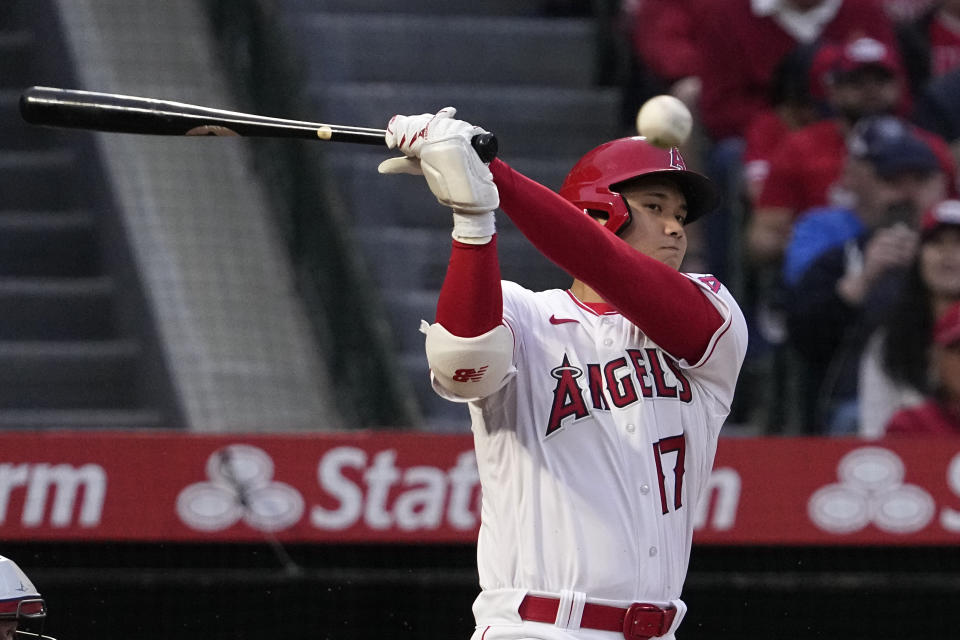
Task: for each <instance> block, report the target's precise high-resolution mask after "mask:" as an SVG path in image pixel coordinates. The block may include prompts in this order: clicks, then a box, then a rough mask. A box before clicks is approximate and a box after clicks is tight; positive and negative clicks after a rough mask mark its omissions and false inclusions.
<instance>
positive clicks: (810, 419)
mask: <svg viewBox="0 0 960 640" xmlns="http://www.w3.org/2000/svg"><path fill="white" fill-rule="evenodd" d="M849 147H850V154H849V156H848V159H847V162H846V169H845V173H846V181H847V184H848V186H849V187H850V189H851V191H852V193H854V194H855V196H856V205H855V206H854V207H853V208H851V209H848V210H835V211H824V212H817V213H811V215H810V217H809V219H805V221H804V222H805V223H807V224H808V225H810V227H811V228H814V229H816V231H811V232H810V233H798V234H797V242H802V241H805V240H808V241H809V242H808V246H805V247H798V248H797V249H796V251H797V253H798V254H799V255H800V256H801V257H802V260H799V262H802V263H803V264H802V266H801V267H799V268H798V271H797V273H795V274H793V275H792V277H791V278H790V281H791V282H792V285H791V286H790V287H789V289H788V294H789V295H788V296H787V303H786V313H787V327H788V332H789V341H790V343H791V344H792V346H793V347H794V348H795V351H796V352H797V354H798V355H799V357H800V359H801V360H802V362H803V363H804V365H805V368H806V373H807V375H806V379H807V381H808V382H809V383H810V384H809V390H808V394H807V395H806V398H805V411H806V415H805V423H806V424H807V425H808V426H809V427H811V428H812V429H814V430H816V431H822V432H826V433H832V434H842V433H853V432H855V431H856V428H857V420H858V413H857V403H856V399H857V387H856V382H857V371H858V367H859V361H860V356H861V353H862V350H863V347H864V345H865V343H866V340H867V338H868V337H869V336H870V335H871V334H872V333H873V331H874V330H875V329H876V327H877V326H879V324H880V323H881V322H882V321H883V319H884V318H885V317H886V314H887V313H888V312H889V309H890V308H891V305H892V301H893V300H894V299H895V298H896V296H897V295H898V294H899V291H900V287H901V283H902V282H903V279H904V276H905V273H906V270H907V267H908V266H909V265H910V264H911V262H912V261H913V257H914V254H915V252H916V248H917V244H918V240H919V234H918V228H919V222H920V217H921V212H923V211H924V210H925V209H927V208H929V207H930V206H932V205H933V204H935V203H936V202H938V201H940V200H943V199H944V198H945V197H946V187H945V182H946V181H945V178H944V175H943V171H942V169H941V167H940V163H939V161H938V159H937V157H936V155H935V154H934V153H933V151H932V149H931V148H930V146H929V145H928V144H927V143H926V142H924V141H923V140H922V139H921V138H920V137H919V136H917V135H915V134H914V133H913V132H912V130H911V129H910V128H909V127H908V126H907V125H906V124H905V123H903V122H902V121H899V120H897V119H895V118H892V117H880V118H870V119H868V120H865V121H863V122H862V123H860V124H859V125H858V126H857V128H856V129H855V130H854V132H853V134H852V136H851V141H850V144H849ZM801 231H802V228H801ZM824 238H827V240H825V239H824Z"/></svg>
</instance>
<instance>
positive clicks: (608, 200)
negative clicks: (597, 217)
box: [560, 136, 718, 233]
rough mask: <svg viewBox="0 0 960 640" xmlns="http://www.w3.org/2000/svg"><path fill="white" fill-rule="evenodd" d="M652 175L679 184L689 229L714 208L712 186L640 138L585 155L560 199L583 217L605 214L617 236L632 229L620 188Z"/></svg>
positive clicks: (670, 152)
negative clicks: (576, 207)
mask: <svg viewBox="0 0 960 640" xmlns="http://www.w3.org/2000/svg"><path fill="white" fill-rule="evenodd" d="M656 174H662V175H664V176H669V177H671V178H673V179H674V180H676V181H677V182H678V183H679V186H680V190H681V191H683V195H684V196H685V197H686V199H687V223H690V222H693V221H694V220H696V219H697V218H699V217H700V216H702V215H704V214H705V213H709V212H710V211H712V210H713V209H714V208H716V206H717V204H718V196H717V190H716V188H715V187H714V186H713V182H712V181H710V179H709V178H707V177H706V176H703V175H701V174H699V173H697V172H695V171H689V170H688V169H687V165H686V163H684V161H683V156H681V155H680V151H679V150H678V149H677V148H676V147H671V148H669V149H661V148H660V147H655V146H654V145H652V144H650V143H649V142H647V141H646V138H643V137H639V136H635V137H633V138H619V139H617V140H612V141H610V142H607V143H604V144H602V145H600V146H599V147H597V148H596V149H593V150H592V151H589V152H587V154H586V155H585V156H583V157H582V158H580V160H579V161H578V162H577V164H575V165H574V166H573V169H571V170H570V173H569V174H567V177H566V179H565V180H564V181H563V185H562V186H561V187H560V195H561V196H563V197H564V198H566V199H567V200H569V201H570V202H572V203H573V204H575V205H577V206H578V207H580V208H581V209H583V210H584V211H586V212H587V213H589V212H590V211H591V210H592V211H603V212H604V213H606V214H607V216H608V217H607V221H606V223H605V226H606V227H607V228H608V229H610V230H611V231H613V232H614V233H619V232H620V231H622V230H623V229H625V228H626V226H627V225H628V224H630V220H631V219H632V214H631V213H630V208H629V207H628V206H627V202H626V201H625V200H624V199H623V196H621V195H620V194H619V193H618V187H619V186H620V185H622V184H623V183H624V182H627V181H629V180H631V179H633V178H638V177H640V176H647V175H656Z"/></svg>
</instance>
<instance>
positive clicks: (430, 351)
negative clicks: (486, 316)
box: [426, 323, 515, 399]
mask: <svg viewBox="0 0 960 640" xmlns="http://www.w3.org/2000/svg"><path fill="white" fill-rule="evenodd" d="M426 333H427V342H426V351H427V362H428V363H429V364H430V370H431V371H432V372H433V375H434V377H435V378H436V380H437V382H439V383H440V386H442V387H443V388H444V389H446V390H447V391H449V392H451V393H453V394H455V395H457V396H459V397H461V398H467V399H475V398H485V397H486V396H489V395H490V394H492V393H493V392H495V391H497V390H498V389H499V388H500V387H501V386H502V385H503V382H504V380H506V378H507V377H508V376H509V375H510V374H512V373H513V372H514V371H515V368H514V366H513V333H512V332H511V331H510V329H508V328H507V327H505V326H504V325H502V324H501V325H498V326H497V327H495V328H493V329H491V330H490V331H488V332H486V333H484V334H483V335H480V336H476V337H474V338H461V337H458V336H455V335H453V334H452V333H450V332H449V331H447V330H446V329H444V328H443V327H442V326H441V325H440V324H439V323H435V324H432V325H430V328H429V329H427V332H426Z"/></svg>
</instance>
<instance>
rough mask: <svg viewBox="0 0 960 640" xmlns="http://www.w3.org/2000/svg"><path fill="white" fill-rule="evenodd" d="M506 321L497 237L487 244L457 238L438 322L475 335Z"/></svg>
mask: <svg viewBox="0 0 960 640" xmlns="http://www.w3.org/2000/svg"><path fill="white" fill-rule="evenodd" d="M502 320H503V291H502V290H501V288H500V263H499V261H498V260H497V236H496V235H494V236H493V239H492V240H490V242H488V243H486V244H465V243H463V242H457V241H456V240H454V241H453V248H452V250H451V252H450V262H449V264H448V265H447V275H446V277H445V278H444V280H443V286H442V287H441V289H440V297H439V299H438V300H437V322H438V323H440V325H442V326H443V328H444V329H446V330H447V331H449V332H450V333H452V334H453V335H455V336H459V337H461V338H473V337H476V336H480V335H483V334H484V333H486V332H488V331H490V330H491V329H494V328H495V327H497V326H498V325H499V324H501V321H502Z"/></svg>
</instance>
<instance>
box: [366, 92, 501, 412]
mask: <svg viewBox="0 0 960 640" xmlns="http://www.w3.org/2000/svg"><path fill="white" fill-rule="evenodd" d="M454 113H456V110H454V109H452V108H450V107H448V108H446V109H442V110H441V111H440V112H439V113H437V114H436V115H433V114H423V115H421V116H394V118H393V119H392V120H391V121H390V124H389V125H388V128H387V131H388V133H387V144H388V146H390V147H398V148H399V149H400V150H401V151H403V152H404V154H405V155H406V157H404V158H394V159H391V160H388V161H386V162H384V163H382V164H381V165H380V168H379V170H380V172H381V173H422V174H423V175H424V176H425V177H426V180H427V183H428V185H429V186H430V189H431V191H432V192H433V193H434V195H435V196H437V199H438V200H439V201H440V203H441V204H444V205H446V206H449V207H450V208H451V209H452V210H453V220H454V224H453V233H452V235H453V243H452V248H451V254H450V262H449V264H448V266H447V273H446V276H445V278H444V281H443V286H442V287H441V289H440V296H439V298H438V301H437V315H436V322H435V323H434V324H432V325H430V327H429V328H428V329H427V331H426V334H427V339H426V353H427V361H428V362H429V364H430V370H431V371H432V372H433V375H434V378H435V379H436V380H437V381H438V382H439V383H440V385H441V386H442V387H443V388H444V389H446V390H447V391H449V392H452V393H453V394H455V395H456V396H459V397H461V398H467V399H473V398H482V397H485V396H487V395H490V394H491V393H493V392H494V391H496V390H497V389H498V388H499V387H500V386H501V385H502V382H503V380H504V379H505V378H506V377H507V375H508V374H509V373H510V372H511V371H512V370H513V366H512V365H513V334H512V333H511V332H510V330H509V329H508V328H507V327H506V326H505V325H504V324H503V294H502V290H501V287H500V265H499V261H498V258H497V244H496V227H495V220H494V213H493V210H494V209H496V207H497V204H498V194H497V189H496V186H495V185H494V184H493V180H492V176H491V174H490V171H489V170H488V169H487V167H486V166H485V165H484V164H483V162H482V161H481V160H480V159H479V157H478V156H477V154H476V152H475V151H474V150H473V148H472V147H471V146H470V140H471V138H472V137H473V136H475V135H477V134H478V133H483V130H482V129H479V127H474V126H472V125H470V124H468V123H465V122H462V121H459V120H454V119H453V118H452V116H453V114H454Z"/></svg>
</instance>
